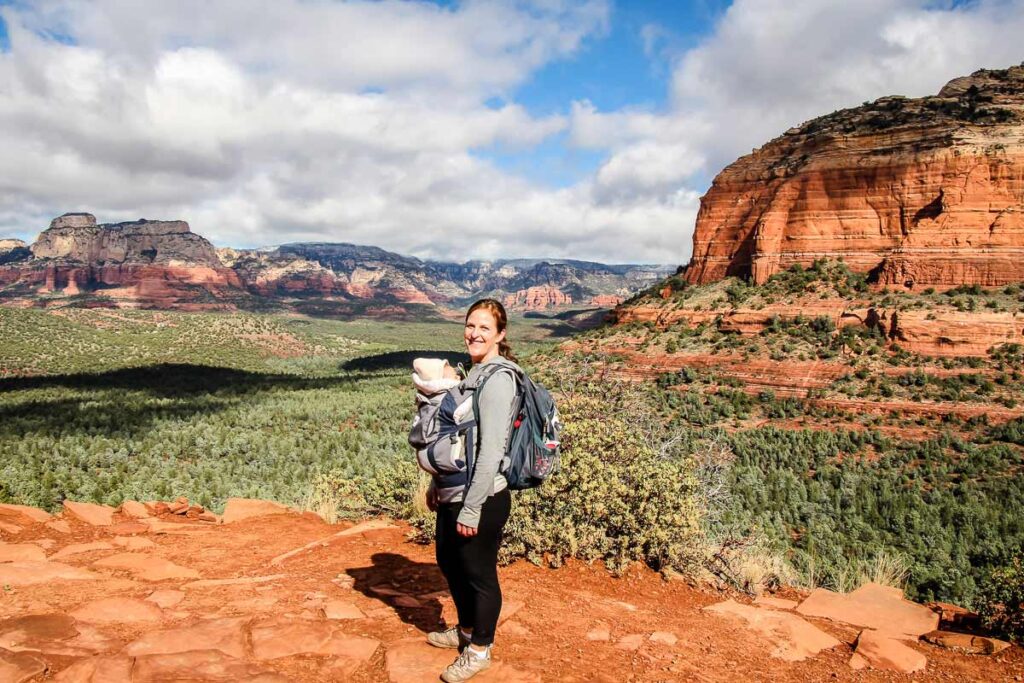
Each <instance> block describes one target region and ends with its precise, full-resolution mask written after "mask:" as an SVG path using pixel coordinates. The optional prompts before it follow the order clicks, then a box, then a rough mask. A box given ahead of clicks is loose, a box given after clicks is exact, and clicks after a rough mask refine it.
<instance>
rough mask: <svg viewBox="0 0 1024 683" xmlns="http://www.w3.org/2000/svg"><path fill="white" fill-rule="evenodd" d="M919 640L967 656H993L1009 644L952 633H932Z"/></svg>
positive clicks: (994, 639) (992, 639) (981, 637)
mask: <svg viewBox="0 0 1024 683" xmlns="http://www.w3.org/2000/svg"><path fill="white" fill-rule="evenodd" d="M921 640H923V641H925V642H926V643H931V644H932V645H938V646H939V647H944V648H946V649H948V650H953V651H955V652H963V653H964V654H969V655H995V654H999V653H1000V652H1002V651H1003V650H1005V649H1006V648H1008V647H1010V644H1009V643H1007V642H1006V641H1003V640H998V639H996V638H989V637H987V636H972V635H971V634H969V633H955V632H953V631H932V632H931V633H926V634H924V635H923V636H921Z"/></svg>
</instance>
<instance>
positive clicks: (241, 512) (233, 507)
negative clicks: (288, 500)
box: [222, 498, 290, 524]
mask: <svg viewBox="0 0 1024 683" xmlns="http://www.w3.org/2000/svg"><path fill="white" fill-rule="evenodd" d="M286 512H290V510H289V509H288V508H287V507H286V506H284V505H281V504H280V503H275V502H273V501H270V500H257V499H252V498H229V499H228V502H227V504H226V505H225V506H224V514H223V516H222V519H223V521H224V523H225V524H230V523H232V522H239V521H241V520H243V519H250V518H252V517H264V516H266V515H282V514H285V513H286Z"/></svg>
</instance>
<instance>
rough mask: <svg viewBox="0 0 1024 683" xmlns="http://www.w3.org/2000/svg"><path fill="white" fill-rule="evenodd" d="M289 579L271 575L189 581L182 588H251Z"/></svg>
mask: <svg viewBox="0 0 1024 683" xmlns="http://www.w3.org/2000/svg"><path fill="white" fill-rule="evenodd" d="M286 578H288V575H287V574H271V575H269V576H239V577H235V578H233V579H202V580H200V581H189V582H188V583H186V584H185V585H183V586H182V588H214V587H217V586H250V585H254V584H259V583H270V582H271V581H280V580H281V579H286Z"/></svg>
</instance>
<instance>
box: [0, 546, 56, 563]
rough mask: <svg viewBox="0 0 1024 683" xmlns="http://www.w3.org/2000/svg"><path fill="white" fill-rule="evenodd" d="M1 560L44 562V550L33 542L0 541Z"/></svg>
mask: <svg viewBox="0 0 1024 683" xmlns="http://www.w3.org/2000/svg"><path fill="white" fill-rule="evenodd" d="M3 562H46V551H45V550H43V549H42V548H40V547H39V546H37V545H36V544H34V543H0V563H3Z"/></svg>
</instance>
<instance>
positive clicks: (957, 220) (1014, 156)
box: [686, 65, 1024, 287]
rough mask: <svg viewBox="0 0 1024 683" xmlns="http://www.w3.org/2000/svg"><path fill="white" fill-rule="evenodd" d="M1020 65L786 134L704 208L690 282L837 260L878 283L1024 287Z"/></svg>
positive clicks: (1023, 76) (761, 275)
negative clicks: (1017, 284)
mask: <svg viewBox="0 0 1024 683" xmlns="http://www.w3.org/2000/svg"><path fill="white" fill-rule="evenodd" d="M1022 256H1024V65H1022V66H1016V67H1012V68H1010V69H1005V70H993V71H986V70H982V71H978V72H975V73H974V74H972V75H971V76H967V77H963V78H957V79H955V80H953V81H950V82H949V83H948V84H946V86H945V87H944V88H942V90H941V91H939V93H938V95H936V96H934V97H924V98H919V99H907V98H904V97H884V98H882V99H879V100H876V101H875V102H872V103H870V104H865V105H864V106H861V107H856V108H853V109H844V110H841V111H837V112H834V113H832V114H829V115H827V116H822V117H820V118H817V119H814V120H812V121H808V122H807V123H804V124H803V125H801V126H798V127H796V128H792V129H790V130H788V131H786V133H785V134H783V135H782V136H780V137H778V138H776V139H774V140H772V141H771V142H768V143H767V144H765V145H764V146H763V147H761V148H760V149H757V150H755V151H754V152H753V153H751V154H749V155H747V156H744V157H742V158H740V159H738V160H737V161H735V162H733V163H732V164H731V165H729V166H728V167H727V168H726V169H725V170H723V171H722V172H721V173H719V174H718V176H717V177H716V178H715V180H714V182H713V184H712V186H711V189H710V190H708V192H707V194H705V195H704V197H703V198H702V199H701V208H700V211H699V213H698V215H697V225H696V230H695V233H694V248H693V258H692V260H691V261H690V264H689V266H688V268H687V270H686V279H687V280H688V281H689V282H691V283H701V284H703V283H708V282H712V281H715V280H719V279H721V278H723V277H725V276H728V275H740V276H751V278H752V279H753V281H754V282H755V283H756V284H761V283H764V282H765V281H766V280H767V279H768V278H769V277H771V276H772V275H773V274H775V273H777V272H780V271H783V270H786V269H788V268H789V267H790V266H791V265H793V264H796V263H799V264H803V265H807V264H810V263H811V262H812V261H813V260H814V259H817V258H822V257H825V258H831V259H836V258H842V259H843V260H844V261H845V262H846V264H847V265H848V266H849V267H850V268H851V269H852V270H855V271H857V272H863V273H867V272H873V273H875V274H876V275H877V277H878V280H879V282H881V283H882V284H895V285H901V286H908V287H914V286H921V285H926V284H935V285H958V284H980V285H986V286H995V285H1003V284H1007V283H1011V282H1019V281H1021V280H1024V258H1022Z"/></svg>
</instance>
